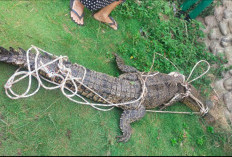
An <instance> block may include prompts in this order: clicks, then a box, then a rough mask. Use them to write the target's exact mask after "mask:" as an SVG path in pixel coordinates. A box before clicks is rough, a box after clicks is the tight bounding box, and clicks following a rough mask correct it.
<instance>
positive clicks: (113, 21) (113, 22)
mask: <svg viewBox="0 0 232 157" xmlns="http://www.w3.org/2000/svg"><path fill="white" fill-rule="evenodd" d="M109 18H110V20H111V21H112V23H108V24H109V25H110V26H113V25H115V26H117V29H118V25H116V21H115V20H114V18H113V17H111V16H109Z"/></svg>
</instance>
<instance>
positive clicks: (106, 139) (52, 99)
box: [0, 0, 231, 155]
mask: <svg viewBox="0 0 232 157" xmlns="http://www.w3.org/2000/svg"><path fill="white" fill-rule="evenodd" d="M125 6H126V4H125V5H124V7H125ZM68 7H69V2H68V1H62V0H52V1H0V10H1V11H0V45H1V46H3V47H9V46H12V47H22V48H24V49H27V48H29V47H30V45H31V44H33V45H36V46H38V47H40V48H42V49H45V50H47V51H48V52H52V53H54V54H56V55H67V56H69V58H70V60H71V61H72V62H76V63H78V64H81V65H84V66H85V67H87V68H89V69H92V70H96V71H99V72H103V73H107V74H110V75H113V76H118V75H119V73H120V72H119V71H118V70H117V68H116V65H115V61H113V59H112V56H111V52H118V51H120V50H119V48H120V45H123V44H124V43H127V42H128V41H129V38H130V36H131V35H132V36H136V35H137V34H138V31H139V29H140V28H141V27H142V26H143V23H142V21H141V20H140V19H138V18H127V17H125V16H123V14H119V13H116V12H117V11H119V10H120V9H121V7H120V8H118V9H117V10H116V11H115V12H114V13H113V15H116V14H117V16H115V19H116V20H117V21H118V23H119V24H120V29H119V31H113V30H111V29H110V28H108V27H107V26H105V25H104V24H102V23H99V22H97V21H95V20H94V19H93V18H92V17H91V13H90V12H88V11H86V12H87V14H86V16H85V24H86V26H85V27H78V26H77V25H76V24H75V23H73V22H72V21H71V20H70V17H69V8H68ZM129 57H130V56H128V57H127V58H126V59H127V61H128V62H131V61H130V59H129ZM16 69H17V67H14V66H11V65H7V64H5V63H0V72H1V74H0V118H1V121H0V155H229V153H231V150H229V149H228V148H227V139H222V138H220V136H219V134H217V133H209V132H207V127H208V126H207V125H206V124H205V123H204V122H201V121H200V120H199V117H197V116H186V115H171V114H165V115H162V114H150V113H148V114H147V115H146V116H145V117H144V118H143V119H142V120H140V121H138V122H136V123H134V124H132V127H133V135H132V138H131V139H130V141H129V142H128V143H117V142H116V139H115V136H117V135H119V134H121V132H120V129H119V118H120V114H121V110H120V109H114V110H112V111H109V112H100V111H97V110H94V109H93V108H91V107H88V106H83V105H77V104H74V103H72V102H70V101H68V100H67V99H66V98H64V97H63V95H62V94H61V92H60V91H59V90H56V91H46V90H44V89H41V91H40V92H39V93H38V94H36V95H35V96H33V97H30V98H26V99H20V100H11V99H9V98H8V97H7V96H6V95H5V92H4V88H3V87H4V84H5V83H6V81H7V79H8V78H9V77H10V76H11V75H12V74H13V73H14V71H15V70H16ZM26 85H27V84H26V82H22V83H21V84H20V85H18V86H17V90H18V91H23V89H25V86H26ZM33 87H34V88H35V87H36V84H34V85H33ZM168 110H177V111H189V109H188V108H187V107H186V106H184V105H183V104H176V105H175V106H173V107H169V108H168ZM230 155H231V154H230Z"/></svg>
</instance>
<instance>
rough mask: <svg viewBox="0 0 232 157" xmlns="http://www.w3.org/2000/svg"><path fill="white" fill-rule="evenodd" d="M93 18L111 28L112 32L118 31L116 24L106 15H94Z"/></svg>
mask: <svg viewBox="0 0 232 157" xmlns="http://www.w3.org/2000/svg"><path fill="white" fill-rule="evenodd" d="M93 17H94V18H95V19H96V20H98V21H100V22H103V23H105V24H107V25H109V26H110V27H111V28H113V29H114V30H117V29H118V24H117V22H116V21H115V20H114V19H113V18H112V17H111V16H108V15H102V14H98V13H96V14H94V15H93Z"/></svg>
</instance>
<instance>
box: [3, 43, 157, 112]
mask: <svg viewBox="0 0 232 157" xmlns="http://www.w3.org/2000/svg"><path fill="white" fill-rule="evenodd" d="M32 49H34V50H35V51H36V55H35V58H34V63H35V69H34V70H33V71H32V70H31V67H30V65H31V64H30V55H29V54H30V52H31V50H32ZM40 51H42V52H43V53H46V54H48V55H51V54H50V53H48V52H46V51H44V50H42V49H40V48H38V47H36V46H32V47H31V48H29V49H28V50H27V52H26V57H27V58H26V59H27V69H28V71H19V70H20V68H19V69H18V70H16V72H15V73H14V74H13V75H12V76H11V77H10V78H9V80H8V81H7V83H6V84H5V86H4V87H5V92H6V95H7V96H8V97H9V98H11V99H20V98H27V97H30V96H33V95H35V94H36V93H37V92H38V91H39V89H40V87H41V86H42V87H43V88H45V89H47V90H54V89H58V88H60V90H61V92H62V93H63V95H64V96H65V97H67V98H68V99H69V100H71V101H73V102H75V103H78V104H83V105H89V106H92V107H93V108H95V109H97V110H101V111H109V110H112V109H113V108H114V107H118V106H122V105H126V104H132V103H136V102H139V101H140V100H141V99H142V98H143V97H144V95H145V92H146V85H145V83H146V81H145V80H146V79H147V77H151V76H155V75H157V74H158V72H157V73H155V74H152V75H142V76H145V79H144V80H141V83H142V92H141V95H140V97H139V98H138V99H136V100H133V101H128V102H123V103H116V104H114V103H111V102H110V101H108V100H106V99H105V98H103V97H102V96H101V95H99V94H98V93H97V92H95V91H94V90H92V89H91V88H89V87H87V86H86V85H85V84H83V82H84V79H85V75H86V69H85V68H84V67H83V66H81V67H83V69H84V75H83V77H82V78H75V77H73V76H72V74H71V69H69V68H67V67H65V66H64V65H63V60H64V59H67V57H66V56H60V57H57V58H56V59H54V60H52V61H51V62H48V63H46V64H43V63H41V64H42V65H38V57H39V55H40ZM51 56H53V55H51ZM57 61H59V63H58V67H59V72H60V73H61V74H58V73H50V77H59V78H61V79H62V81H61V84H58V83H56V82H53V81H50V80H48V79H46V78H44V77H43V76H40V75H39V73H38V72H39V70H46V67H47V66H48V65H50V64H53V63H55V62H57ZM78 66H80V65H78ZM21 75H22V77H20V78H18V79H16V77H18V76H21ZM32 76H33V77H35V78H36V80H37V81H38V87H37V89H36V90H35V91H33V92H32V93H31V94H29V92H30V90H31V81H32ZM64 76H65V77H64ZM26 77H28V78H29V83H28V87H27V90H26V92H24V93H22V94H17V93H15V92H14V91H13V90H12V86H13V85H14V84H16V83H18V82H19V81H21V80H23V79H25V78H26ZM41 79H42V80H44V81H47V82H49V83H52V84H54V85H55V86H53V87H48V86H46V85H45V84H44V83H43V82H42V80H41ZM67 81H71V82H72V84H73V85H74V87H75V90H74V92H73V91H72V90H70V89H68V88H67V87H66V86H65V85H66V83H67ZM75 81H76V82H78V83H79V84H81V85H82V86H84V87H85V88H87V89H88V90H90V91H91V92H93V93H94V94H96V95H97V96H98V97H100V98H101V99H103V100H104V101H105V102H107V103H108V104H99V103H90V102H89V101H87V100H86V99H85V98H83V97H82V96H81V95H79V94H78V88H77V85H76V83H75ZM65 89H66V90H67V91H69V92H71V94H68V93H66V92H65ZM74 96H77V97H78V98H80V99H81V100H82V101H78V100H75V99H74V98H73V97H74ZM99 107H110V108H108V109H102V108H99Z"/></svg>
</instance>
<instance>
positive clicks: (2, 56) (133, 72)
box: [0, 47, 206, 142]
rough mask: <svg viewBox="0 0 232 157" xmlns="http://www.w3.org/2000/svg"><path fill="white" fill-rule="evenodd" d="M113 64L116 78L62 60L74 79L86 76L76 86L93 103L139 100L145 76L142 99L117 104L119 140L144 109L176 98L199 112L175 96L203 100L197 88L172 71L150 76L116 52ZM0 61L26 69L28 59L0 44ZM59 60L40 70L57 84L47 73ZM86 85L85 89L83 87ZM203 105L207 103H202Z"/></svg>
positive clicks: (32, 65) (187, 100) (125, 137)
mask: <svg viewBox="0 0 232 157" xmlns="http://www.w3.org/2000/svg"><path fill="white" fill-rule="evenodd" d="M114 55H115V58H116V64H117V66H118V68H119V70H120V71H121V72H122V74H121V75H120V76H119V77H113V76H110V75H107V74H104V73H101V72H96V71H93V70H90V69H87V68H83V66H81V65H78V64H72V63H71V62H70V61H69V60H64V61H63V65H64V66H65V67H67V68H70V69H71V73H72V75H73V76H74V77H76V78H82V77H83V75H84V73H85V78H84V80H83V84H84V85H85V86H83V85H81V84H80V83H78V82H75V83H76V85H77V87H78V94H80V95H82V96H85V97H86V98H89V99H91V100H93V101H95V102H98V103H103V104H107V102H106V101H105V100H107V101H109V102H111V103H123V102H131V101H133V100H136V99H138V98H139V97H140V96H141V92H142V91H143V85H142V82H141V79H145V77H146V82H145V86H146V94H145V95H144V97H143V99H141V100H139V101H135V102H133V103H127V104H123V105H120V106H117V107H119V108H121V109H122V110H123V113H122V115H121V118H120V129H121V132H122V135H120V136H117V139H118V142H127V141H128V140H129V139H130V137H131V134H132V128H131V123H132V122H135V121H138V120H140V119H142V118H143V117H144V116H145V114H146V110H147V109H152V108H156V107H160V108H161V109H164V108H166V107H167V106H171V105H173V104H175V102H177V101H181V102H183V103H184V104H186V105H187V106H188V107H190V109H192V110H193V111H200V110H201V108H200V107H199V104H198V103H197V102H196V100H195V99H193V98H192V97H190V96H183V97H181V96H178V97H177V95H178V94H179V95H181V94H183V93H187V92H189V91H191V94H192V95H193V96H194V97H195V98H197V99H199V100H201V101H202V102H204V101H203V98H202V97H201V96H200V94H199V92H198V91H197V89H196V88H195V87H194V86H192V85H191V84H188V83H186V82H185V84H184V85H183V82H184V77H183V75H181V74H178V73H176V72H174V73H173V72H172V73H169V74H165V73H159V72H150V73H149V77H147V75H148V73H142V72H140V71H139V70H137V69H136V68H134V67H132V66H128V65H126V64H125V63H124V61H123V59H122V58H121V57H120V56H118V55H117V54H115V53H114ZM29 57H30V59H31V60H30V68H31V69H32V70H33V69H35V62H34V61H33V60H34V58H35V53H29ZM54 58H57V56H55V55H53V56H50V55H47V54H46V53H45V54H40V55H39V57H38V64H39V63H41V62H42V63H44V64H45V63H48V62H50V61H51V60H53V59H54ZM0 61H1V62H6V63H9V64H13V65H16V66H19V67H22V68H27V58H26V51H25V50H23V49H22V48H18V49H17V50H16V49H14V48H12V47H10V48H9V50H7V49H5V48H3V47H0ZM58 64H59V63H58V61H57V62H54V63H53V64H50V65H49V66H47V69H40V70H39V74H40V75H41V76H43V77H45V78H47V79H49V80H52V81H53V82H56V83H59V84H60V83H61V82H62V79H61V78H59V77H51V76H49V73H51V72H53V73H57V72H58V70H59V67H58ZM66 87H68V88H69V89H70V90H73V91H74V90H75V87H74V85H73V83H72V82H68V81H67V83H66ZM86 87H88V88H86ZM89 89H92V90H93V91H96V92H97V93H98V94H99V95H101V96H102V98H104V99H102V98H101V97H99V95H96V94H95V93H93V92H92V91H91V90H89ZM203 104H204V106H205V107H206V103H205V102H204V103H203Z"/></svg>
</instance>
